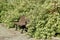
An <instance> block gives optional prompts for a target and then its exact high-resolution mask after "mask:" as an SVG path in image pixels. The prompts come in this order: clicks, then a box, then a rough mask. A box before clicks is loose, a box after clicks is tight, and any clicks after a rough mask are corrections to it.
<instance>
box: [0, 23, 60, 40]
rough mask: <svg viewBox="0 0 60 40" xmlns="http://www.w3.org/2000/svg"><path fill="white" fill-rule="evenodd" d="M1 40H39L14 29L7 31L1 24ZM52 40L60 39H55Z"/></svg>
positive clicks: (57, 39)
mask: <svg viewBox="0 0 60 40" xmlns="http://www.w3.org/2000/svg"><path fill="white" fill-rule="evenodd" d="M0 40H37V39H34V38H30V37H29V36H28V35H26V34H21V33H20V31H15V29H14V28H11V29H7V28H6V27H5V25H4V24H0ZM39 40H43V39H39ZM51 40H60V39H59V38H55V37H53V38H52V39H51Z"/></svg>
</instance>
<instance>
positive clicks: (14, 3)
mask: <svg viewBox="0 0 60 40" xmlns="http://www.w3.org/2000/svg"><path fill="white" fill-rule="evenodd" d="M54 1H55V0H5V1H1V2H0V16H1V17H0V22H2V23H5V24H6V25H7V26H8V27H12V26H13V25H14V24H13V22H12V21H14V20H17V19H18V18H19V16H22V15H25V16H26V17H27V18H29V20H30V22H29V24H27V27H28V32H27V33H28V34H29V35H30V36H31V37H35V38H49V37H51V36H54V35H55V34H56V33H60V11H59V10H60V7H59V8H58V9H57V8H56V11H53V9H54V5H52V4H53V3H52V2H54ZM58 1H59V0H58ZM59 2H60V1H59ZM59 2H58V3H57V5H58V6H59V5H60V3H59ZM58 6H57V7H58ZM50 10H52V11H53V12H52V11H50Z"/></svg>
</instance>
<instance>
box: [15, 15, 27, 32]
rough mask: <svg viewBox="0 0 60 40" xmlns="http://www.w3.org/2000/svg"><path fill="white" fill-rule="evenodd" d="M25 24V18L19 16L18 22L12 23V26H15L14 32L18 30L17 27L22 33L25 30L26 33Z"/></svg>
mask: <svg viewBox="0 0 60 40" xmlns="http://www.w3.org/2000/svg"><path fill="white" fill-rule="evenodd" d="M27 22H28V20H27V19H26V17H25V16H21V17H20V19H19V21H18V22H14V24H15V25H16V26H15V27H16V30H17V29H18V26H19V27H20V28H21V29H22V32H23V30H25V31H26V32H27V27H26V25H27Z"/></svg>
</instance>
